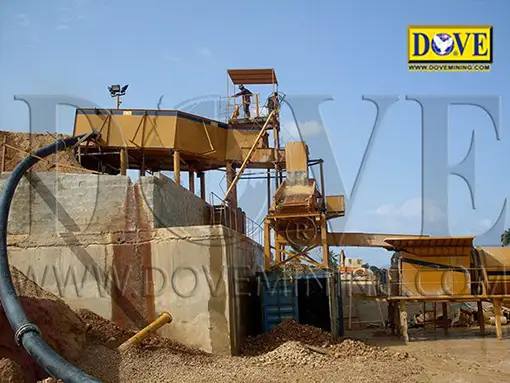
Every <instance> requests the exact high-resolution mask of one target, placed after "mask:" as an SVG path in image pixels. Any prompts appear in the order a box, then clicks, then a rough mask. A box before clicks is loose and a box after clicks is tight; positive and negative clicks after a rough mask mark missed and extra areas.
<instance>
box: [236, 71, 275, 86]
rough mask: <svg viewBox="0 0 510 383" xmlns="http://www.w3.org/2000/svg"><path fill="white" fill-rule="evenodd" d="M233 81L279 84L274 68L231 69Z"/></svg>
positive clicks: (237, 82)
mask: <svg viewBox="0 0 510 383" xmlns="http://www.w3.org/2000/svg"><path fill="white" fill-rule="evenodd" d="M227 73H228V75H229V76H230V79H231V80H232V83H234V84H235V85H239V84H245V85H246V84H248V85H250V84H277V83H278V80H277V79H276V73H275V71H274V69H229V70H228V71H227Z"/></svg>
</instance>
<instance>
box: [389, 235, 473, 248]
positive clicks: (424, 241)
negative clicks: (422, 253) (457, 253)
mask: <svg viewBox="0 0 510 383" xmlns="http://www.w3.org/2000/svg"><path fill="white" fill-rule="evenodd" d="M474 239H475V237H428V238H388V239H385V242H387V243H389V244H390V245H392V246H393V247H395V248H397V249H406V248H417V247H421V248H423V247H429V248H430V247H472V246H473V240H474Z"/></svg>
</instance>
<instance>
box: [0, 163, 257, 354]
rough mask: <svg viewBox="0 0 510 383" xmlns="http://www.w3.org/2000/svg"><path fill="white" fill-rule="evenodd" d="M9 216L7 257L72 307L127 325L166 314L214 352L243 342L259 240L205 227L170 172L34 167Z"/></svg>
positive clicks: (199, 203)
mask: <svg viewBox="0 0 510 383" xmlns="http://www.w3.org/2000/svg"><path fill="white" fill-rule="evenodd" d="M6 177H7V174H3V175H2V177H1V178H0V188H1V187H3V184H4V182H5V179H6ZM9 219H10V221H9V228H8V231H9V237H8V244H9V259H10V262H11V264H12V265H13V266H15V267H17V268H18V269H19V270H20V271H21V272H23V273H24V274H26V275H27V276H28V277H29V278H30V279H32V280H34V281H35V282H36V283H38V284H39V285H40V286H41V287H43V288H44V289H46V290H47V291H50V292H52V293H54V294H55V295H57V296H60V297H61V298H63V299H64V300H65V301H66V302H68V304H69V305H70V306H71V307H73V308H86V309H89V310H92V311H94V312H96V313H97V314H99V315H101V316H103V317H105V318H107V319H111V320H113V321H115V322H116V323H117V324H119V325H121V326H123V327H126V328H140V327H143V326H144V325H146V324H147V323H148V322H150V321H152V320H154V319H155V318H156V316H157V315H158V314H159V313H160V312H161V311H169V312H170V313H172V315H173V317H174V321H173V323H172V324H171V325H169V326H166V327H165V328H164V329H163V330H162V334H164V335H166V336H169V337H171V338H173V339H176V340H178V341H181V342H182V343H185V344H188V345H191V346H196V347H199V348H202V349H203V350H206V351H209V352H214V353H220V354H231V353H236V352H237V351H238V350H239V349H240V347H241V344H242V342H243V340H244V337H245V336H246V325H245V323H247V322H248V318H249V316H250V312H249V303H248V301H247V298H245V295H243V294H244V292H245V290H247V277H248V276H250V275H252V274H254V273H255V269H256V268H255V265H259V266H260V265H262V264H263V250H262V247H261V246H260V245H257V244H256V243H254V242H252V241H251V240H249V239H248V238H246V237H245V236H243V235H242V234H239V233H237V232H234V231H231V230H229V229H227V228H225V227H223V226H209V225H205V226H204V224H205V223H208V221H209V213H208V205H207V204H206V203H205V202H204V201H203V200H201V199H200V198H199V197H197V196H195V195H194V194H192V193H190V192H189V191H188V190H186V189H185V188H183V187H181V186H180V185H177V184H175V183H174V182H173V181H172V180H171V179H169V178H168V177H166V176H164V175H162V174H156V175H154V176H150V177H142V178H141V179H140V181H139V182H138V183H136V184H133V183H132V182H131V181H130V179H129V177H125V176H107V175H104V176H103V175H101V176H98V175H94V174H83V173H82V174H64V173H35V172H34V173H31V174H29V175H28V176H27V177H26V178H25V179H23V180H22V182H21V184H20V185H19V186H18V189H17V191H16V194H15V198H14V200H13V203H12V208H11V213H10V218H9ZM187 225H202V226H187ZM169 226H170V227H169ZM155 228H156V229H155Z"/></svg>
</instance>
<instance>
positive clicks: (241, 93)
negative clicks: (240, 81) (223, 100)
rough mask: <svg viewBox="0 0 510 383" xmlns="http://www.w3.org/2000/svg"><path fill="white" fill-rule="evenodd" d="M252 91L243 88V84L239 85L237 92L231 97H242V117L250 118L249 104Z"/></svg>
mask: <svg viewBox="0 0 510 383" xmlns="http://www.w3.org/2000/svg"><path fill="white" fill-rule="evenodd" d="M252 95H253V93H252V92H250V91H249V90H248V88H245V87H244V85H239V92H238V93H236V94H234V96H233V97H239V96H242V97H243V109H244V118H250V104H251V96H252Z"/></svg>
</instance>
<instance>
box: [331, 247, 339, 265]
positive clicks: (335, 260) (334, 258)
mask: <svg viewBox="0 0 510 383" xmlns="http://www.w3.org/2000/svg"><path fill="white" fill-rule="evenodd" d="M339 257H340V254H338V253H336V252H335V251H334V250H333V249H329V265H330V267H331V268H333V269H336V268H338V262H339Z"/></svg>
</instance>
